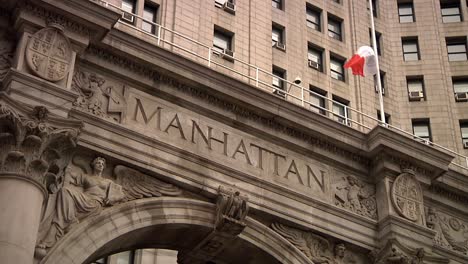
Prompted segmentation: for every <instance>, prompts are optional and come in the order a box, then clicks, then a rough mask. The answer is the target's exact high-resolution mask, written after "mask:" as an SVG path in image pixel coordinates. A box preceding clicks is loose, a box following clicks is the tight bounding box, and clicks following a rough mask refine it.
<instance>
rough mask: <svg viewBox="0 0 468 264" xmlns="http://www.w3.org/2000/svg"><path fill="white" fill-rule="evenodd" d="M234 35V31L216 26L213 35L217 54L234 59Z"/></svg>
mask: <svg viewBox="0 0 468 264" xmlns="http://www.w3.org/2000/svg"><path fill="white" fill-rule="evenodd" d="M233 36H234V34H233V33H231V32H228V31H226V30H224V29H221V28H218V27H217V26H215V29H214V35H213V51H215V53H216V54H219V55H222V57H223V58H224V59H226V60H233V57H234V52H233V47H232V38H233Z"/></svg>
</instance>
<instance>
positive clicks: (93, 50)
mask: <svg viewBox="0 0 468 264" xmlns="http://www.w3.org/2000/svg"><path fill="white" fill-rule="evenodd" d="M86 51H87V53H88V54H90V55H92V56H96V57H98V58H99V59H101V60H105V61H107V62H109V63H111V64H114V65H116V66H118V67H120V68H125V69H127V70H129V71H131V72H134V73H136V74H138V75H140V76H142V77H145V78H146V79H148V80H151V81H156V82H160V83H163V84H166V85H170V86H173V87H174V88H176V89H177V90H179V91H180V92H182V93H185V94H187V95H190V96H192V97H195V98H197V99H201V100H203V101H205V102H207V103H208V104H210V105H213V106H215V107H219V108H222V109H224V110H226V111H229V112H231V113H233V114H235V115H237V116H241V117H244V118H247V119H249V120H251V121H254V122H256V123H260V124H262V125H264V126H266V127H268V128H270V129H273V130H275V131H278V132H281V133H283V134H285V135H287V136H290V137H294V138H296V139H299V140H302V141H304V142H306V143H308V144H311V145H313V146H315V147H318V148H321V149H323V150H325V151H328V152H332V153H334V154H337V155H340V156H342V157H345V158H346V159H351V160H353V161H355V162H358V163H360V164H362V165H364V166H368V165H369V164H370V161H369V159H368V158H366V157H364V156H362V155H358V154H356V153H354V152H351V151H348V150H345V149H344V148H341V147H339V146H338V145H336V144H334V143H331V142H329V141H326V140H322V139H319V138H317V137H314V136H312V135H311V134H309V133H306V132H303V131H300V130H298V129H296V128H294V127H290V126H287V125H284V124H283V123H281V122H279V121H276V120H275V119H274V118H269V117H265V116H262V115H260V114H258V113H256V112H254V111H253V110H250V109H247V108H245V107H242V106H240V105H238V104H235V103H233V102H229V101H227V100H224V99H221V98H220V97H218V96H215V95H213V94H211V93H209V92H207V91H205V90H203V89H199V88H195V87H192V86H189V85H185V84H183V83H181V82H179V81H178V80H176V79H174V78H172V77H170V76H167V75H164V74H161V73H159V72H157V71H155V70H153V69H151V68H149V67H147V66H144V65H142V64H139V63H136V62H134V61H132V60H130V59H127V58H124V57H121V56H118V55H114V54H112V53H110V52H108V51H107V50H104V49H102V48H99V47H96V46H90V47H89V48H88V49H87V50H86Z"/></svg>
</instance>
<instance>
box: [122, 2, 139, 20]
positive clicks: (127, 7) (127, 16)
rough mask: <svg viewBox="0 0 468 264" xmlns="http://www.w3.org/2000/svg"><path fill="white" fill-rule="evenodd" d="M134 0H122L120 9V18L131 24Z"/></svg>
mask: <svg viewBox="0 0 468 264" xmlns="http://www.w3.org/2000/svg"><path fill="white" fill-rule="evenodd" d="M135 7H136V4H135V0H122V10H123V11H124V13H123V14H122V20H123V21H124V22H127V23H131V24H133V23H134V22H135V17H134V16H133V14H135Z"/></svg>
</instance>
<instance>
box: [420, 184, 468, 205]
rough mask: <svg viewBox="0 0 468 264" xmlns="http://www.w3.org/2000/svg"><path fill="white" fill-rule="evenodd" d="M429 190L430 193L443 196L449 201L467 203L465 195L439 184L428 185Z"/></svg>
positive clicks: (467, 198) (467, 199)
mask: <svg viewBox="0 0 468 264" xmlns="http://www.w3.org/2000/svg"><path fill="white" fill-rule="evenodd" d="M429 192H430V193H432V194H436V195H439V196H443V197H445V198H447V199H449V200H451V201H454V202H457V203H460V204H468V197H467V196H463V195H460V194H457V193H454V192H451V191H449V190H447V189H445V188H443V187H442V186H439V185H434V184H432V185H431V186H429Z"/></svg>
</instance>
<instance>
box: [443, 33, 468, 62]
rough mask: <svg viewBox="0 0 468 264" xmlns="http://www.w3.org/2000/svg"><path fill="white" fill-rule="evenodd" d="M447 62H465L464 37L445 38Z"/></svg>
mask: <svg viewBox="0 0 468 264" xmlns="http://www.w3.org/2000/svg"><path fill="white" fill-rule="evenodd" d="M445 41H446V42H447V53H448V59H449V61H466V59H467V58H466V37H457V38H447V39H446V40H445Z"/></svg>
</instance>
